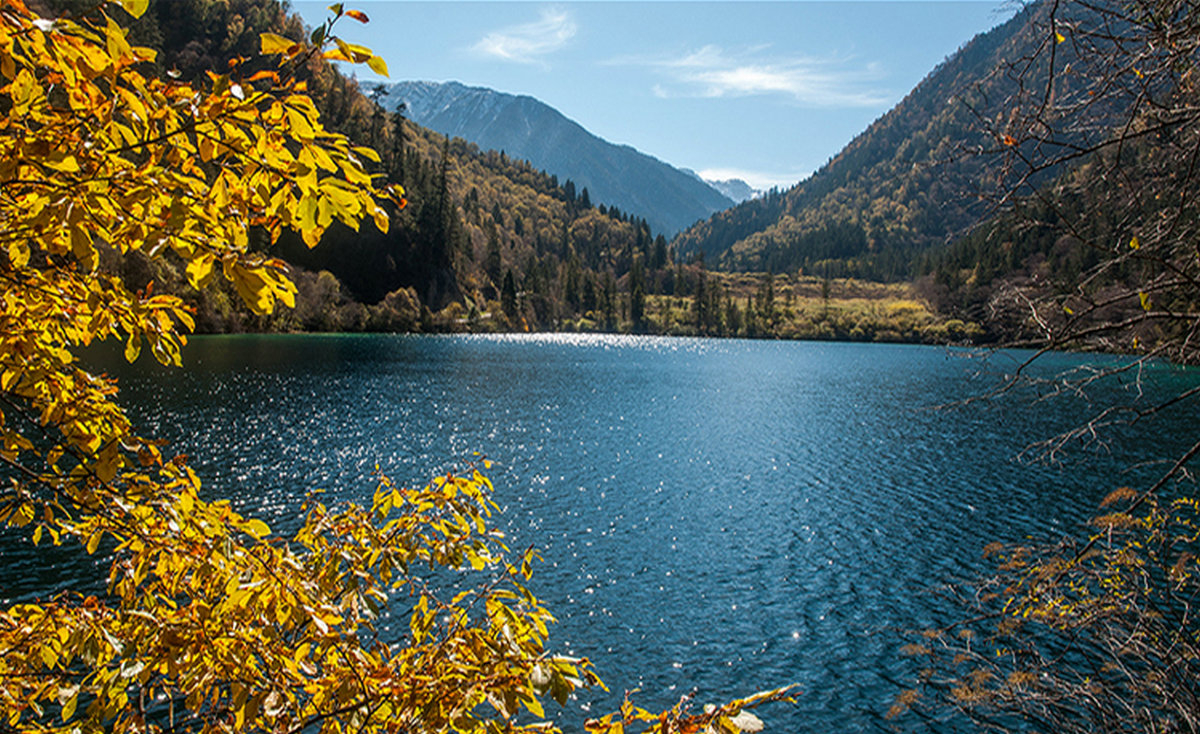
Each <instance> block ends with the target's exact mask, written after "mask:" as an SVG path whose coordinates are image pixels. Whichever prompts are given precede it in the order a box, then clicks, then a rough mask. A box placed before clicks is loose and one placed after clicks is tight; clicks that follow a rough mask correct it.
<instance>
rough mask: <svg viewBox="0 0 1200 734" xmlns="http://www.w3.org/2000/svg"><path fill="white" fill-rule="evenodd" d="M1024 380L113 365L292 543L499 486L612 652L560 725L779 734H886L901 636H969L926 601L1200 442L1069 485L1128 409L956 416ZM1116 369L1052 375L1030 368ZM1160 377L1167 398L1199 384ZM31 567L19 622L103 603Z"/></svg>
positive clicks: (903, 356)
mask: <svg viewBox="0 0 1200 734" xmlns="http://www.w3.org/2000/svg"><path fill="white" fill-rule="evenodd" d="M1026 356H1028V355H1026V354H1012V353H1000V354H992V355H990V356H989V357H987V358H986V359H984V358H981V357H980V356H979V355H976V354H973V353H970V352H963V351H951V350H945V349H938V348H930V347H915V346H895V345H862V344H831V343H804V342H765V341H762V342H753V341H735V340H729V341H720V340H705V339H664V338H642V337H614V336H573V335H572V336H567V335H563V336H556V335H549V336H530V337H513V336H495V337H412V336H246V337H211V338H197V339H194V340H193V341H192V343H191V344H190V345H189V346H188V348H187V350H186V351H185V361H186V363H187V367H186V369H185V370H165V369H161V368H158V367H157V366H155V365H152V364H145V363H139V364H138V365H134V366H128V365H123V364H121V363H120V361H119V359H118V358H116V357H115V356H112V357H110V356H106V355H104V354H94V355H92V357H91V359H92V360H93V362H94V363H95V364H96V365H97V366H98V367H100V368H104V369H107V370H109V371H110V372H113V373H115V374H119V375H121V386H122V400H123V401H125V402H126V403H127V404H128V405H129V406H130V407H131V409H132V410H133V411H134V413H135V415H136V416H137V418H138V420H139V422H140V425H141V427H142V429H143V433H145V434H148V435H158V436H163V437H165V438H168V439H170V440H171V441H172V442H173V446H174V448H175V450H176V451H178V452H182V453H187V454H189V455H190V456H191V457H192V461H193V463H194V465H195V466H197V467H198V469H199V471H200V473H201V475H202V477H203V478H204V480H205V483H206V488H207V489H206V491H207V492H209V493H210V494H211V495H212V496H230V497H233V498H235V499H236V501H237V502H238V504H239V505H240V506H241V508H242V509H243V510H245V511H247V512H249V513H251V514H254V515H256V516H259V517H262V518H263V519H265V520H267V521H268V522H270V523H272V525H273V526H277V527H286V526H287V525H288V524H289V523H292V522H294V521H295V518H296V515H297V511H298V506H299V501H300V498H302V497H303V496H304V494H305V493H306V492H307V491H309V490H311V489H315V488H321V489H325V490H328V492H329V493H330V494H331V495H333V496H338V497H346V498H352V499H359V500H366V499H368V498H369V497H370V493H371V491H372V489H373V487H374V485H373V482H372V480H371V476H372V474H373V472H374V471H375V467H376V465H378V466H379V467H380V469H382V470H383V471H384V472H385V473H387V474H389V475H391V476H392V477H394V478H396V479H398V480H401V481H403V482H405V483H409V484H411V483H417V482H423V481H424V480H426V479H427V478H428V477H430V476H431V475H432V474H433V473H435V472H438V471H444V470H446V469H452V468H455V467H458V468H461V467H463V465H464V464H465V463H466V462H468V461H470V460H472V459H473V458H475V457H474V456H473V453H474V452H480V453H481V454H484V455H486V456H487V457H489V458H490V459H492V460H493V461H495V462H496V463H495V466H493V468H492V469H491V471H490V472H489V474H490V476H491V478H492V480H493V481H494V483H495V485H496V500H497V502H498V503H499V504H500V505H501V506H503V507H504V508H505V512H504V514H503V515H502V516H500V517H499V518H497V522H498V523H499V525H500V526H501V527H503V528H504V529H505V530H506V531H507V532H508V533H509V534H510V536H511V540H512V543H511V544H512V545H513V546H514V547H524V546H526V545H530V544H532V545H536V546H538V547H539V548H541V549H542V552H543V556H544V559H545V561H544V562H543V563H542V564H541V565H540V567H539V568H538V569H537V572H536V573H535V576H534V579H533V583H532V586H533V588H534V591H535V593H537V594H538V595H539V596H541V597H542V598H543V599H545V600H546V601H547V602H548V604H549V606H550V608H551V609H552V610H553V611H555V613H556V615H557V617H558V619H559V624H558V625H557V627H556V628H555V629H554V630H553V631H552V637H551V647H552V648H554V649H556V650H559V651H564V652H572V653H574V654H580V655H586V656H588V657H590V658H591V659H592V660H593V661H594V662H595V663H596V665H597V668H598V671H599V672H600V674H601V676H602V677H603V678H604V679H605V680H606V682H607V683H608V684H609V686H610V687H611V689H612V691H613V693H612V695H611V696H608V697H605V696H603V695H599V694H597V695H595V696H591V697H588V695H587V694H585V696H582V697H580V699H579V700H577V701H573V702H572V703H571V705H570V707H569V708H568V710H566V711H564V712H561V713H560V714H559V716H560V717H562V718H561V721H562V722H563V723H564V724H565V725H567V726H571V727H575V726H577V725H578V723H579V722H580V721H581V720H582V718H583V717H584V716H587V715H596V714H600V713H604V712H605V711H607V710H611V708H612V707H614V706H615V705H616V704H617V702H619V699H620V696H621V693H622V692H623V691H624V690H626V689H632V688H640V689H641V693H640V694H639V695H638V701H639V702H640V704H641V705H643V706H645V707H647V708H655V707H666V706H669V705H671V704H672V703H674V701H676V700H678V698H679V696H680V695H682V694H683V693H686V692H688V691H690V690H692V689H693V688H695V689H698V691H699V694H698V698H699V700H700V701H702V702H703V701H716V700H718V699H719V698H721V697H722V696H731V695H745V694H749V693H751V692H753V691H756V690H759V689H763V688H767V687H774V686H777V685H781V684H784V683H791V682H795V683H798V684H799V685H800V688H801V690H802V693H801V695H800V697H799V699H798V703H797V705H796V706H794V707H787V706H776V707H774V708H771V709H769V710H765V711H763V712H762V716H763V718H764V719H765V720H766V721H767V724H768V729H769V731H779V732H824V731H874V730H887V729H889V727H890V726H891V723H892V722H885V721H884V720H883V714H884V712H886V710H887V708H888V706H889V705H890V703H891V700H892V698H893V696H894V695H895V694H896V692H897V691H898V690H899V689H900V687H901V686H902V684H903V681H904V680H905V679H906V677H908V676H909V675H910V674H911V671H910V670H909V669H908V667H907V665H908V663H907V661H906V660H905V659H904V658H903V657H902V656H901V655H900V654H899V653H898V648H899V646H900V645H901V644H903V640H902V639H901V635H900V630H903V629H911V628H917V627H921V626H922V625H925V624H928V623H930V622H933V621H936V620H939V619H943V620H944V619H946V618H947V617H948V615H950V614H952V610H949V609H947V608H945V607H944V606H942V602H941V601H940V600H939V599H938V598H937V597H935V596H933V595H931V594H929V593H926V592H927V589H928V588H929V587H930V586H932V585H933V584H935V583H937V582H938V581H942V580H948V579H955V578H962V577H965V576H969V575H970V574H972V573H973V572H975V571H978V570H980V569H984V568H986V566H985V563H984V561H983V559H982V558H981V553H980V552H981V549H982V547H983V546H984V545H985V544H986V543H987V542H989V541H991V540H996V539H999V540H1013V539H1018V538H1021V537H1024V536H1026V535H1035V536H1055V535H1057V534H1061V533H1064V532H1067V531H1069V530H1071V529H1073V528H1075V527H1077V526H1078V523H1079V522H1080V521H1081V520H1083V519H1084V518H1086V517H1087V516H1088V514H1089V512H1091V510H1092V509H1093V508H1095V507H1096V505H1097V503H1098V502H1099V500H1100V498H1102V497H1103V496H1104V495H1105V494H1107V493H1108V492H1109V491H1110V490H1111V489H1113V488H1115V487H1116V486H1119V485H1121V484H1134V485H1138V484H1139V483H1141V484H1144V483H1145V481H1146V479H1147V478H1148V477H1151V476H1153V475H1155V472H1157V471H1160V470H1161V468H1162V467H1161V466H1158V465H1149V466H1147V465H1142V466H1141V467H1139V468H1136V469H1132V470H1130V469H1129V467H1131V466H1133V465H1135V464H1138V463H1139V462H1146V461H1155V460H1163V459H1167V458H1170V457H1173V456H1175V455H1176V454H1178V453H1180V451H1181V449H1182V447H1184V445H1185V444H1187V443H1189V441H1190V440H1191V439H1192V435H1191V434H1192V432H1193V431H1194V428H1195V423H1194V420H1193V418H1192V414H1191V412H1190V411H1188V410H1181V411H1179V412H1178V413H1177V414H1164V415H1161V416H1158V417H1157V418H1156V419H1155V420H1154V421H1153V422H1148V423H1144V424H1139V425H1137V426H1133V427H1131V428H1119V429H1114V430H1113V431H1112V432H1111V433H1109V434H1107V435H1108V436H1109V437H1110V438H1111V439H1112V441H1111V442H1110V443H1109V444H1108V445H1107V446H1106V447H1099V448H1098V447H1092V448H1091V449H1079V450H1077V451H1074V452H1072V453H1070V454H1068V455H1067V457H1066V458H1067V462H1066V464H1065V465H1064V466H1055V465H1042V464H1029V463H1027V462H1021V461H1018V460H1017V456H1018V454H1020V452H1021V450H1022V449H1023V448H1024V447H1026V446H1027V445H1029V444H1030V443H1031V442H1032V441H1035V440H1037V439H1041V438H1045V437H1047V436H1050V435H1052V434H1054V433H1056V432H1058V431H1061V430H1064V429H1066V428H1068V427H1070V426H1073V425H1077V424H1078V423H1079V422H1081V421H1082V420H1084V419H1085V418H1086V417H1087V416H1089V415H1090V414H1091V411H1094V410H1096V408H1097V406H1099V405H1102V404H1105V403H1106V402H1108V401H1112V400H1117V399H1120V400H1129V399H1133V398H1134V397H1136V394H1135V390H1134V388H1133V387H1132V386H1131V385H1124V386H1122V385H1115V384H1114V385H1111V386H1108V387H1102V388H1097V390H1096V391H1094V392H1093V393H1092V395H1091V396H1090V397H1091V401H1092V402H1089V401H1088V400H1087V399H1083V398H1070V399H1059V400H1055V401H1053V402H1041V403H1038V402H1034V400H1033V397H1034V396H1033V394H1032V393H1030V392H1027V391H1018V392H1015V393H1012V394H1009V395H1006V396H1004V397H1002V398H999V399H996V400H993V401H990V402H986V403H977V404H973V405H970V406H968V407H965V408H955V409H940V410H939V409H934V408H935V407H936V406H939V405H943V404H946V403H950V402H952V401H956V400H961V399H963V398H967V397H970V396H973V395H979V394H981V393H984V392H986V391H987V390H989V389H990V388H993V387H995V386H996V385H997V384H998V380H1000V379H1001V377H1002V376H1003V375H1004V374H1006V373H1008V372H1011V371H1012V370H1013V369H1015V367H1016V366H1017V365H1018V364H1019V363H1020V362H1021V360H1023V359H1024V358H1025V357H1026ZM1112 362H1113V360H1112V359H1111V358H1100V357H1079V356H1070V355H1049V356H1047V357H1045V358H1044V359H1043V360H1041V361H1040V362H1039V363H1038V365H1037V366H1036V367H1035V373H1039V374H1043V375H1052V374H1054V373H1055V372H1056V371H1058V370H1061V369H1066V368H1069V367H1079V366H1084V367H1087V366H1096V365H1102V364H1108V363H1112ZM1145 377H1146V381H1147V385H1146V386H1144V388H1143V389H1145V390H1146V391H1148V393H1149V396H1150V397H1153V396H1154V394H1156V393H1157V392H1160V391H1164V390H1169V389H1178V387H1179V385H1180V384H1184V383H1192V384H1194V383H1195V382H1196V380H1197V375H1196V374H1195V373H1194V372H1189V371H1184V370H1177V369H1171V368H1168V367H1165V366H1163V367H1156V368H1153V369H1150V370H1149V371H1148V372H1147V373H1146V374H1145ZM1126 382H1129V380H1128V379H1126ZM17 545H19V544H17ZM17 545H14V543H13V541H12V540H11V538H9V540H8V542H7V543H6V547H5V548H4V555H6V556H7V558H5V559H4V564H5V567H6V568H7V569H9V571H8V576H9V578H8V579H6V582H5V587H4V588H3V589H0V597H6V598H8V599H13V598H19V597H23V596H28V595H31V594H40V593H45V591H46V588H47V585H49V586H54V585H58V584H62V585H71V584H73V583H74V584H77V583H79V582H80V581H81V580H82V579H86V578H87V577H88V576H89V574H92V577H93V578H94V571H91V570H90V569H89V568H88V565H87V563H88V562H87V561H86V560H84V561H80V562H77V563H76V565H71V563H70V562H68V561H67V560H65V559H64V560H63V561H62V563H60V564H59V566H58V567H57V568H56V569H55V572H54V574H55V575H54V576H53V577H46V576H45V575H39V574H37V573H34V570H36V566H37V562H35V561H32V560H31V559H30V558H29V556H28V553H25V555H22V554H23V553H24V551H22V550H21V547H17ZM22 569H25V570H24V571H23V570H22ZM589 702H590V703H589ZM589 706H590V708H589Z"/></svg>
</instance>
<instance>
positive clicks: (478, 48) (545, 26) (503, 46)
mask: <svg viewBox="0 0 1200 734" xmlns="http://www.w3.org/2000/svg"><path fill="white" fill-rule="evenodd" d="M576 30H577V27H576V25H575V21H573V20H572V19H571V16H570V15H568V14H567V12H566V11H565V10H561V9H554V8H547V9H545V10H543V11H542V17H541V18H539V19H538V20H535V21H533V22H532V23H524V24H521V25H514V26H508V27H506V28H501V29H500V30H497V31H493V32H492V33H489V34H487V35H486V36H484V37H483V38H482V39H480V40H479V42H478V43H476V44H475V45H474V46H472V49H473V50H474V51H475V52H476V53H480V54H483V55H484V56H490V57H492V58H496V59H501V60H503V61H512V62H516V63H520V64H532V63H539V62H542V57H544V56H546V55H547V54H550V53H553V52H554V51H557V50H558V49H560V48H562V47H563V46H565V45H566V44H567V41H570V40H571V38H572V37H573V36H574V35H575V32H576Z"/></svg>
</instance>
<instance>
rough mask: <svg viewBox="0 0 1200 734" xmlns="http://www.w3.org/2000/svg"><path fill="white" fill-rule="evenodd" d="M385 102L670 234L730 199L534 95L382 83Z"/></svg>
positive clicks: (454, 86) (418, 83) (728, 203)
mask: <svg viewBox="0 0 1200 734" xmlns="http://www.w3.org/2000/svg"><path fill="white" fill-rule="evenodd" d="M384 89H385V90H386V92H385V95H384V100H383V104H384V106H385V107H386V108H387V109H388V110H393V109H395V108H396V106H397V105H398V104H400V103H404V105H405V111H404V114H405V116H406V117H408V118H409V119H410V120H412V121H413V122H416V123H418V124H420V125H423V126H425V127H428V128H430V129H433V130H436V131H437V132H440V133H442V134H443V135H449V136H452V137H460V138H464V139H465V140H468V141H470V142H473V143H475V144H476V145H478V146H480V147H481V148H484V149H492V150H499V151H504V153H505V154H506V155H508V156H509V157H511V158H516V159H523V160H528V161H529V162H530V163H531V164H533V165H534V166H535V167H536V168H540V169H542V170H545V171H547V172H548V173H552V174H554V175H556V176H557V177H558V178H559V179H560V180H561V181H564V182H565V181H566V180H567V179H570V180H571V181H573V182H574V183H575V187H576V189H577V190H580V191H582V189H584V188H587V189H588V194H589V196H590V198H591V200H592V201H594V202H597V203H604V204H606V205H609V206H617V207H619V208H620V209H621V210H622V211H625V212H628V213H630V214H634V215H636V216H639V217H642V218H644V219H646V220H647V221H648V222H649V223H650V226H651V227H652V228H653V229H654V230H655V231H656V232H661V233H663V234H666V235H667V236H671V235H673V234H675V233H676V232H678V231H679V230H681V229H683V228H684V227H687V226H689V225H691V224H693V223H695V222H696V221H698V220H701V219H704V218H706V217H708V216H709V215H710V214H712V213H713V212H716V211H720V210H722V209H725V208H727V207H730V206H732V205H733V204H734V203H735V200H734V199H732V198H729V197H728V196H726V195H725V194H723V193H721V192H720V191H718V190H717V189H716V188H714V187H713V186H710V185H709V184H707V183H705V182H704V181H703V180H702V179H700V178H699V177H695V176H691V175H688V174H687V173H686V172H684V171H681V170H679V169H676V168H674V167H672V166H670V165H668V164H666V163H664V162H662V161H660V160H658V159H656V158H654V157H652V156H649V155H646V154H645V153H641V152H639V151H637V150H636V149H634V148H632V147H630V146H628V145H616V144H614V143H609V142H608V141H605V140H603V139H601V138H599V137H597V136H596V135H593V134H592V133H590V132H588V131H587V130H585V129H584V128H583V127H582V126H580V125H579V124H578V123H576V122H574V121H572V120H570V119H568V118H567V117H566V116H564V115H563V114H562V113H560V112H558V111H557V110H555V109H554V108H553V107H551V106H549V105H547V104H545V103H544V102H540V101H538V100H536V99H534V98H533V97H529V96H517V95H512V94H506V93H503V92H497V91H495V90H492V89H487V88H484V87H469V86H466V85H464V84H461V83H458V82H444V83H439V82H427V81H406V82H398V83H395V84H390V85H385V86H384Z"/></svg>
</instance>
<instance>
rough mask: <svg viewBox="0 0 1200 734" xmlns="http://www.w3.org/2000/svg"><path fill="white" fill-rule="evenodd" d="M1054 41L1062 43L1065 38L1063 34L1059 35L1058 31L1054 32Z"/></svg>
mask: <svg viewBox="0 0 1200 734" xmlns="http://www.w3.org/2000/svg"><path fill="white" fill-rule="evenodd" d="M1054 40H1055V41H1057V42H1059V43H1062V42H1063V41H1065V40H1067V37H1066V36H1064V35H1063V34H1061V33H1059V32H1058V31H1055V32H1054Z"/></svg>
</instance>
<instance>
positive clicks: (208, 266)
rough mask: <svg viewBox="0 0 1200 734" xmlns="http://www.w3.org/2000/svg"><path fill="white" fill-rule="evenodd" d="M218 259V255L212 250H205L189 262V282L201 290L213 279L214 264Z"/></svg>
mask: <svg viewBox="0 0 1200 734" xmlns="http://www.w3.org/2000/svg"><path fill="white" fill-rule="evenodd" d="M216 260H217V259H216V257H214V256H213V254H212V253H211V252H204V253H201V254H199V255H197V256H196V257H195V258H193V259H192V260H191V261H189V262H188V265H187V276H188V282H190V283H191V284H192V287H193V288H196V289H197V290H199V289H201V288H204V287H205V286H207V285H208V284H209V282H211V281H212V276H213V265H214V264H215V263H216Z"/></svg>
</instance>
